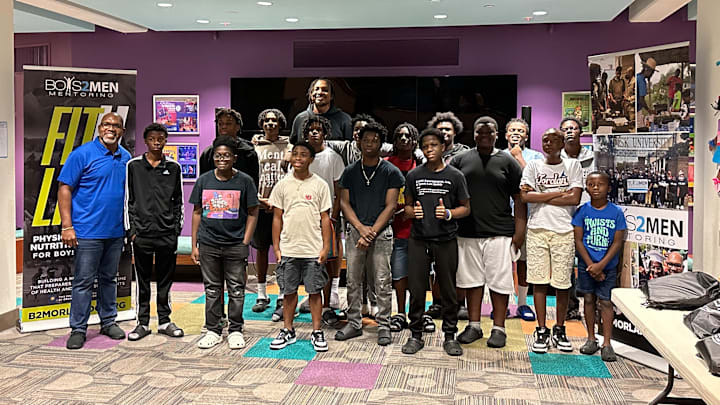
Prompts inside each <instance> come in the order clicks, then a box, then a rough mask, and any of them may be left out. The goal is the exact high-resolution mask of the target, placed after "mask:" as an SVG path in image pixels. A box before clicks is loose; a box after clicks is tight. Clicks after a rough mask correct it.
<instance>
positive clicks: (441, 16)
mask: <svg viewBox="0 0 720 405" xmlns="http://www.w3.org/2000/svg"><path fill="white" fill-rule="evenodd" d="M447 17H448V16H447V14H435V15H434V16H433V18H434V19H436V20H444V19H446V18H447Z"/></svg>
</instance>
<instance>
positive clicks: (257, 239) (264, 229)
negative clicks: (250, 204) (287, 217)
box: [250, 209, 273, 250]
mask: <svg viewBox="0 0 720 405" xmlns="http://www.w3.org/2000/svg"><path fill="white" fill-rule="evenodd" d="M272 223H273V213H272V212H265V210H263V209H260V213H258V220H257V225H256V226H255V233H254V234H253V238H252V241H251V242H250V244H251V245H252V247H254V248H255V249H258V250H265V249H268V248H269V247H270V246H272Z"/></svg>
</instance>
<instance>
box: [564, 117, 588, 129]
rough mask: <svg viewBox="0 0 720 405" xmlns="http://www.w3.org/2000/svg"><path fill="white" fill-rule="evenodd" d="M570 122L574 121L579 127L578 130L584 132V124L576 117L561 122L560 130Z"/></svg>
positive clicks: (566, 118)
mask: <svg viewBox="0 0 720 405" xmlns="http://www.w3.org/2000/svg"><path fill="white" fill-rule="evenodd" d="M568 121H572V122H574V123H576V124H577V126H578V128H579V129H580V131H582V127H583V124H582V122H580V120H579V119H577V118H575V117H565V118H563V119H562V121H560V128H562V126H563V124H564V123H566V122H568Z"/></svg>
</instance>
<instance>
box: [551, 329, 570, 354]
mask: <svg viewBox="0 0 720 405" xmlns="http://www.w3.org/2000/svg"><path fill="white" fill-rule="evenodd" d="M552 343H553V346H555V347H557V348H558V349H559V350H560V351H562V352H571V351H573V347H572V343H570V341H569V340H568V338H567V335H566V334H565V326H560V325H555V326H553V328H552Z"/></svg>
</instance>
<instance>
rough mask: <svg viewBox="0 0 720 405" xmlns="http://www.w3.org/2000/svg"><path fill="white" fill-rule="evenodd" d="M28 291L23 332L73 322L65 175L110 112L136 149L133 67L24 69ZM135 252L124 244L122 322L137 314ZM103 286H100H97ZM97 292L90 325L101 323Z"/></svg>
mask: <svg viewBox="0 0 720 405" xmlns="http://www.w3.org/2000/svg"><path fill="white" fill-rule="evenodd" d="M24 69H25V71H24V89H23V105H24V123H25V132H24V143H25V147H24V158H25V159H24V160H25V164H24V170H23V171H24V177H25V195H24V203H25V211H24V213H23V223H24V244H23V295H22V301H23V302H22V315H21V318H20V329H21V331H22V332H31V331H36V330H44V329H51V328H63V327H68V324H69V321H68V316H69V314H70V301H71V297H72V295H71V293H72V280H73V268H74V267H73V261H74V255H75V250H74V249H71V248H68V247H67V246H65V245H64V244H63V242H62V240H61V238H60V210H59V209H58V208H57V189H58V184H57V183H58V182H57V178H58V176H59V175H60V170H61V168H62V166H63V164H64V163H65V161H66V160H67V157H68V155H69V154H70V153H71V152H72V151H73V149H75V148H76V147H78V146H80V145H82V144H84V143H86V142H90V141H92V140H93V139H94V137H95V136H97V133H98V129H97V127H98V124H99V122H100V118H101V117H102V115H104V114H106V113H108V112H117V113H118V114H120V115H121V116H122V117H123V119H124V122H125V128H126V130H125V134H124V136H123V138H122V140H121V144H122V145H123V147H125V148H126V149H127V150H128V151H129V152H130V153H131V154H132V153H133V151H134V150H135V80H136V76H137V73H136V72H135V71H130V70H121V71H118V70H100V69H79V68H59V67H47V66H24ZM131 271H132V270H131V256H130V252H129V249H124V251H123V255H122V257H121V259H120V266H119V271H118V275H117V306H118V316H117V320H127V319H132V318H134V317H135V313H134V311H133V309H132V305H131V292H130V291H131V290H130V286H131V282H132V275H131ZM96 287H97V284H95V286H94V287H93V289H95V288H96ZM95 297H96V293H95V291H93V303H92V308H93V309H92V313H91V317H90V323H97V322H99V319H98V316H97V312H96V311H95Z"/></svg>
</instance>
